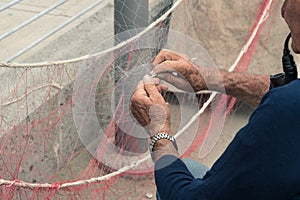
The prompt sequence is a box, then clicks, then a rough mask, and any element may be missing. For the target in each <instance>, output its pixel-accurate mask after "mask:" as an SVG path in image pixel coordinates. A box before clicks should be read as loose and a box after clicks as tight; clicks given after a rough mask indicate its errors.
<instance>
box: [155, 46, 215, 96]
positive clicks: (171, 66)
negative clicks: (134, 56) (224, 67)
mask: <svg viewBox="0 0 300 200" xmlns="http://www.w3.org/2000/svg"><path fill="white" fill-rule="evenodd" d="M153 64H154V66H155V67H154V69H153V74H156V76H157V77H158V78H160V79H162V80H164V81H167V82H169V83H170V84H172V85H174V86H175V87H177V88H178V89H181V90H184V91H188V92H199V91H201V90H207V89H208V88H207V84H206V82H205V80H204V79H208V78H210V76H211V75H212V72H211V70H209V69H208V68H205V67H199V66H197V65H195V64H194V63H193V62H192V61H191V59H190V58H188V57H187V56H185V55H182V54H178V53H175V52H173V51H170V50H166V49H164V50H162V51H161V52H160V53H159V54H158V55H157V56H156V58H155V59H154V61H153Z"/></svg>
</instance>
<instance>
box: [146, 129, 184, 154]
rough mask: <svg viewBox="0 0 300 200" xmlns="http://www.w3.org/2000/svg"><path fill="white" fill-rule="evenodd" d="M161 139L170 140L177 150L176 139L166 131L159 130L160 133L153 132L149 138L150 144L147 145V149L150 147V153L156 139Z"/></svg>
mask: <svg viewBox="0 0 300 200" xmlns="http://www.w3.org/2000/svg"><path fill="white" fill-rule="evenodd" d="M161 139H167V140H170V141H171V142H172V144H173V145H174V147H175V148H176V150H178V147H177V143H176V140H175V138H174V137H173V136H170V135H169V134H168V133H166V132H161V133H157V134H155V135H154V136H153V137H152V138H151V142H150V145H149V149H150V153H153V149H154V146H155V144H156V142H157V141H158V140H161Z"/></svg>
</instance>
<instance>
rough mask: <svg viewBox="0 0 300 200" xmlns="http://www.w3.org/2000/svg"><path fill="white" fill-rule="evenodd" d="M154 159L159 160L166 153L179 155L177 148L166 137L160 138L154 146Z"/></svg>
mask: <svg viewBox="0 0 300 200" xmlns="http://www.w3.org/2000/svg"><path fill="white" fill-rule="evenodd" d="M153 154H154V155H153V156H154V161H157V160H158V159H160V158H161V157H162V156H164V155H167V154H168V155H174V156H176V157H179V155H178V152H177V150H176V148H175V147H174V146H173V144H172V142H171V141H169V140H166V139H161V140H158V141H157V142H156V144H155V146H154V153H153Z"/></svg>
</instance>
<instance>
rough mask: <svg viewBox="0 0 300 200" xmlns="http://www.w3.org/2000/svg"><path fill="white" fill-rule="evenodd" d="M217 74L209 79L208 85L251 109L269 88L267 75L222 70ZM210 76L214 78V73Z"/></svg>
mask: <svg viewBox="0 0 300 200" xmlns="http://www.w3.org/2000/svg"><path fill="white" fill-rule="evenodd" d="M219 72H220V73H218V77H211V78H210V79H209V84H208V85H210V86H211V88H212V89H213V90H215V91H218V92H225V93H226V94H228V95H230V96H233V97H236V98H237V99H239V100H241V101H243V102H245V103H247V104H248V105H251V106H253V107H256V106H257V105H258V104H259V102H260V100H261V99H262V97H263V96H264V95H265V94H266V93H267V91H268V90H269V87H270V79H269V76H268V75H258V74H251V73H243V72H227V71H223V70H220V71H219ZM212 74H214V76H216V73H212ZM224 89H225V91H224Z"/></svg>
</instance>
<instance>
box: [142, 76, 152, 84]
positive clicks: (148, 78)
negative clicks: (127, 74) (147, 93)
mask: <svg viewBox="0 0 300 200" xmlns="http://www.w3.org/2000/svg"><path fill="white" fill-rule="evenodd" d="M144 82H147V83H149V82H153V80H152V78H151V76H149V75H145V76H144Z"/></svg>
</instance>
